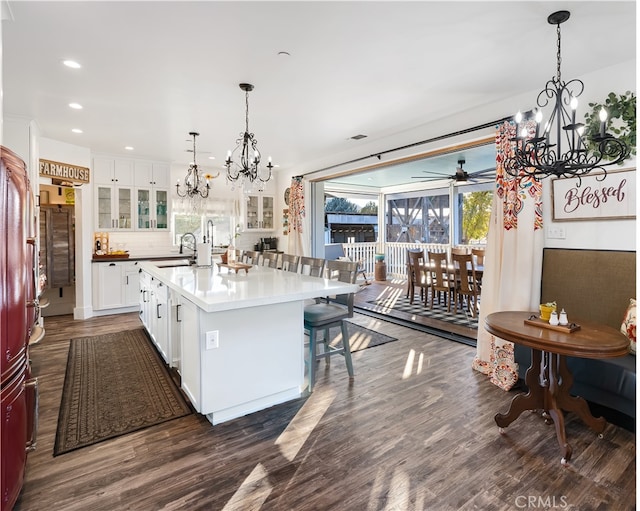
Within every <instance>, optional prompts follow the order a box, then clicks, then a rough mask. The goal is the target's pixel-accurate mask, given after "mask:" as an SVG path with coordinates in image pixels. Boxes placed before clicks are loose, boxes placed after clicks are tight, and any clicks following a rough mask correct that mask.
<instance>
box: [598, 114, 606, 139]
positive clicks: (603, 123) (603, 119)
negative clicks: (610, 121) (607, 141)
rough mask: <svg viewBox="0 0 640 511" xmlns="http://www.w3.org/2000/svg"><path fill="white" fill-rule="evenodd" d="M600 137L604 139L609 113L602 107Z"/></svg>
mask: <svg viewBox="0 0 640 511" xmlns="http://www.w3.org/2000/svg"><path fill="white" fill-rule="evenodd" d="M599 116H600V136H601V137H604V134H605V131H606V127H607V111H606V110H605V109H604V107H602V108H601V109H600V114H599Z"/></svg>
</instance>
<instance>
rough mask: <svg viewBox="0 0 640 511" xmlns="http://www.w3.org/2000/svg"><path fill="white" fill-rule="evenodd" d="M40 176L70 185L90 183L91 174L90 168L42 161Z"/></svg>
mask: <svg viewBox="0 0 640 511" xmlns="http://www.w3.org/2000/svg"><path fill="white" fill-rule="evenodd" d="M40 175H41V176H43V177H50V178H53V179H59V180H61V181H68V182H70V183H88V182H89V175H90V172H89V168H88V167H79V166H78V165H70V164H69V163H60V162H57V161H51V160H43V159H40Z"/></svg>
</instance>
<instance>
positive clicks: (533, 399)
mask: <svg viewBox="0 0 640 511" xmlns="http://www.w3.org/2000/svg"><path fill="white" fill-rule="evenodd" d="M525 383H526V384H527V387H528V389H529V391H528V392H527V393H526V394H524V393H520V394H518V395H517V396H515V397H514V398H513V399H512V401H511V404H510V405H509V410H508V411H507V413H504V414H503V413H498V414H496V416H495V421H496V424H497V425H498V427H499V428H500V431H501V432H502V430H503V428H506V427H507V426H509V425H510V424H511V423H512V422H513V421H515V420H516V419H517V418H518V417H519V416H520V414H521V413H522V412H523V411H525V410H542V411H543V417H545V419H550V421H549V420H547V422H548V423H551V421H552V422H553V424H554V427H555V432H556V437H557V440H558V445H559V446H560V450H561V452H562V459H561V463H562V464H563V465H565V464H566V463H567V462H568V461H569V460H570V459H571V454H572V452H573V449H572V448H571V445H569V443H568V442H567V436H566V431H565V422H564V413H563V410H564V411H567V412H573V413H575V414H576V415H578V417H580V418H581V419H582V421H583V422H584V423H585V424H586V425H587V426H589V427H590V428H591V429H593V430H594V431H595V432H596V433H598V434H599V435H600V436H602V433H603V431H604V429H605V427H606V425H607V421H606V420H605V419H604V418H603V417H598V418H596V417H594V416H593V415H592V414H591V411H590V410H589V405H588V404H587V402H586V401H585V400H584V399H583V398H581V397H576V396H572V395H570V394H569V391H570V390H571V385H572V384H573V376H572V375H571V371H570V370H569V367H568V366H567V360H566V357H565V356H564V355H558V354H555V353H547V352H543V351H540V350H536V349H532V350H531V366H530V367H529V369H527V373H526V375H525Z"/></svg>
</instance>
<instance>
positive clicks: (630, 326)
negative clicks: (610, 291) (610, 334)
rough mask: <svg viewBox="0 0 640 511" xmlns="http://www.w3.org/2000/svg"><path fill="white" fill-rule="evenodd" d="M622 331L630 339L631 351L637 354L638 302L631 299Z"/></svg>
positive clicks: (621, 327)
mask: <svg viewBox="0 0 640 511" xmlns="http://www.w3.org/2000/svg"><path fill="white" fill-rule="evenodd" d="M620 331H621V332H622V333H623V334H624V335H626V336H627V338H628V339H629V351H630V352H631V353H632V354H634V355H635V354H636V301H635V300H634V299H633V298H631V299H630V300H629V306H628V307H627V311H626V312H625V313H624V319H623V320H622V325H621V326H620Z"/></svg>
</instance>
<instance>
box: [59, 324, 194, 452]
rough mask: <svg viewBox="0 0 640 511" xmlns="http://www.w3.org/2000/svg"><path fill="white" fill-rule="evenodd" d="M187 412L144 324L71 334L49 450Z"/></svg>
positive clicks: (64, 448) (65, 449)
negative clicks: (76, 336)
mask: <svg viewBox="0 0 640 511" xmlns="http://www.w3.org/2000/svg"><path fill="white" fill-rule="evenodd" d="M190 413H192V410H191V408H190V406H189V404H188V403H187V402H186V401H185V399H184V398H183V397H182V395H181V393H180V391H179V390H178V388H177V387H176V385H175V384H174V382H173V380H172V379H171V376H170V375H169V372H168V370H167V369H166V367H165V365H164V363H163V362H162V360H161V359H160V356H159V355H158V353H157V352H156V350H155V348H154V347H153V346H152V344H151V342H150V341H149V339H148V337H147V335H146V333H145V332H144V330H142V329H136V330H128V331H124V332H118V333H116V334H107V335H100V336H95V337H84V338H81V339H72V340H71V343H70V346H69V357H68V359H67V370H66V374H65V380H64V386H63V389H62V400H61V404H60V412H59V415H58V429H57V431H56V441H55V445H54V448H53V455H54V456H57V455H59V454H63V453H65V452H69V451H73V450H75V449H79V448H81V447H86V446H88V445H92V444H95V443H97V442H101V441H102V440H107V439H109V438H114V437H117V436H120V435H124V434H126V433H131V432H133V431H137V430H140V429H143V428H146V427H148V426H153V425H155V424H160V423H161V422H165V421H168V420H171V419H176V418H178V417H184V416H185V415H188V414H190Z"/></svg>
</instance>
